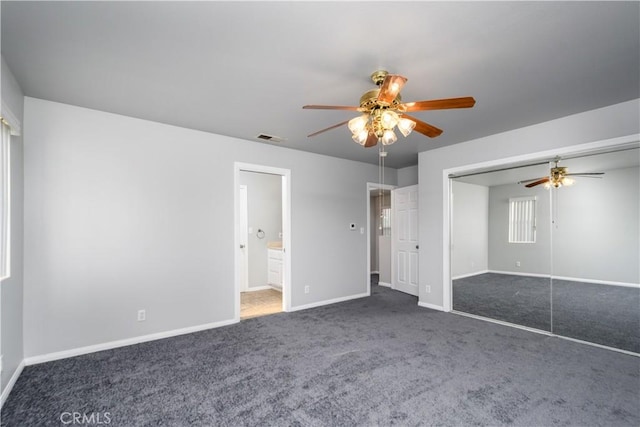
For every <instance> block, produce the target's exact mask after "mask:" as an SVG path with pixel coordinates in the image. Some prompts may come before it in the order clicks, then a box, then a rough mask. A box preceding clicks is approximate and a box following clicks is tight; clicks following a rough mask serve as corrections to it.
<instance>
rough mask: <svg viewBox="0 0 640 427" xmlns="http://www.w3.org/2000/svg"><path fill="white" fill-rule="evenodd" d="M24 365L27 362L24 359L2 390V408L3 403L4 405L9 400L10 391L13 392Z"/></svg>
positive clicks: (0, 400)
mask: <svg viewBox="0 0 640 427" xmlns="http://www.w3.org/2000/svg"><path fill="white" fill-rule="evenodd" d="M24 366H25V363H24V360H23V361H22V362H20V364H19V365H18V367H17V368H16V370H15V371H14V372H13V375H11V378H10V379H9V382H8V383H7V386H6V387H5V388H4V390H2V395H0V409H2V405H4V402H5V401H6V400H7V397H9V393H11V390H12V389H13V386H14V385H15V384H16V381H18V377H19V376H20V374H21V373H22V370H23V369H24Z"/></svg>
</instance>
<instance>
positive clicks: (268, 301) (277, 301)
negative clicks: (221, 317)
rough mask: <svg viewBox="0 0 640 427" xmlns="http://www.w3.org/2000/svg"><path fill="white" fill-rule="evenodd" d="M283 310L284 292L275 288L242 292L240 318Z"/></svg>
mask: <svg viewBox="0 0 640 427" xmlns="http://www.w3.org/2000/svg"><path fill="white" fill-rule="evenodd" d="M281 311H282V292H278V291H276V290H275V289H266V290H263V291H252V292H242V293H241V294H240V320H244V319H250V318H252V317H258V316H266V315H267V314H274V313H280V312H281Z"/></svg>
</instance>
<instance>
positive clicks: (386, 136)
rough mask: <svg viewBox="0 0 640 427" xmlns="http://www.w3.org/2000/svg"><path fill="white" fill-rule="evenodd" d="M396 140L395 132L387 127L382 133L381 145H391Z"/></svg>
mask: <svg viewBox="0 0 640 427" xmlns="http://www.w3.org/2000/svg"><path fill="white" fill-rule="evenodd" d="M397 140H398V137H397V136H396V134H395V133H394V132H393V131H392V130H391V129H387V130H385V131H384V133H383V134H382V145H391V144H393V143H394V142H396V141H397Z"/></svg>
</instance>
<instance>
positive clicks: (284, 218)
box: [234, 163, 291, 321]
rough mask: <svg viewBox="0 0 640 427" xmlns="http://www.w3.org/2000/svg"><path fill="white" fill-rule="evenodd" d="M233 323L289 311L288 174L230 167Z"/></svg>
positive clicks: (244, 166) (246, 166)
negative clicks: (231, 183) (232, 201)
mask: <svg viewBox="0 0 640 427" xmlns="http://www.w3.org/2000/svg"><path fill="white" fill-rule="evenodd" d="M234 172H235V174H234V175H235V179H234V195H235V284H236V285H235V319H236V320H237V321H240V320H244V319H248V318H252V317H258V316H262V315H267V314H273V313H277V312H281V311H289V310H290V308H291V287H290V277H291V262H290V259H291V253H290V242H291V232H290V228H291V227H290V220H289V219H290V218H291V212H290V209H291V204H290V200H291V199H290V194H291V192H290V191H291V190H290V189H291V185H290V171H289V170H288V169H280V168H272V167H269V166H262V165H251V164H244V163H236V164H235V171H234Z"/></svg>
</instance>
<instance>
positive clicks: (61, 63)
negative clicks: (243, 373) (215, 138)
mask: <svg viewBox="0 0 640 427" xmlns="http://www.w3.org/2000/svg"><path fill="white" fill-rule="evenodd" d="M639 16H640V3H639V2H621V3H617V2H616V3H612V2H9V1H2V54H3V56H4V57H5V59H6V61H7V63H8V64H9V67H10V68H11V69H12V71H13V72H14V74H15V75H16V77H17V79H18V82H19V83H20V84H21V86H22V88H23V90H24V92H25V94H26V95H28V96H32V97H36V98H43V99H49V100H52V101H58V102H64V103H68V104H73V105H78V106H83V107H88V108H94V109H98V110H103V111H108V112H114V113H118V114H124V115H128V116H132V117H139V118H143V119H148V120H154V121H158V122H163V123H168V124H173V125H177V126H184V127H188V128H193V129H199V130H203V131H207V132H214V133H217V134H222V135H229V136H233V137H237V138H242V139H248V140H256V138H255V137H256V136H257V135H258V134H260V133H267V134H271V135H277V136H281V137H284V138H286V141H285V142H284V143H280V144H278V145H283V146H286V147H291V148H295V149H299V150H306V151H311V152H315V153H321V154H327V155H331V156H336V157H343V158H347V159H353V160H360V161H364V162H370V163H375V164H377V162H378V156H377V150H376V149H364V148H362V147H360V146H358V145H356V144H355V143H353V142H352V141H351V138H350V134H349V132H348V130H347V129H346V126H344V127H341V128H338V129H334V130H332V131H329V132H325V133H323V134H321V135H319V136H317V137H314V138H307V137H306V135H308V134H309V133H312V132H314V131H316V130H319V129H322V128H325V127H328V126H330V125H333V124H336V123H339V122H342V121H344V120H347V119H349V118H351V117H354V116H355V115H354V113H353V112H348V111H323V110H302V108H301V107H302V105H305V104H332V105H357V103H358V101H359V98H360V96H361V95H362V93H363V92H365V91H367V90H369V89H372V88H373V87H374V86H373V84H372V83H371V81H370V80H369V75H370V74H371V73H372V72H373V71H375V70H377V69H380V68H382V69H386V70H388V71H390V72H392V73H397V74H402V75H404V76H406V77H408V79H409V80H408V82H407V84H406V85H405V87H404V89H403V92H402V96H403V100H405V101H416V100H425V99H439V98H449V97H459V96H473V97H475V98H476V101H477V103H476V106H475V107H474V108H472V109H465V110H447V111H427V112H418V113H415V114H414V115H415V116H416V117H418V118H420V119H422V120H424V121H427V122H429V123H431V124H433V125H435V126H438V127H440V128H442V129H444V133H443V134H442V135H441V136H440V137H438V138H435V139H427V138H425V137H423V136H422V135H420V134H417V133H415V134H412V135H410V136H409V138H406V139H404V138H402V136H399V141H398V142H397V143H396V144H395V145H393V146H392V147H390V148H389V156H388V157H387V159H386V164H387V165H388V166H391V167H404V166H408V165H412V164H417V153H418V152H420V151H425V150H429V149H433V148H437V147H441V146H443V145H448V144H455V143H458V142H463V141H467V140H471V139H475V138H479V137H482V136H486V135H490V134H494V133H498V132H502V131H506V130H510V129H514V128H519V127H523V126H527V125H531V124H535V123H540V122H543V121H547V120H550V119H554V118H558V117H562V116H566V115H570V114H574V113H578V112H582V111H587V110H591V109H595V108H599V107H603V106H606V105H611V104H615V103H619V102H623V101H627V100H630V99H635V98H638V97H640V83H639V81H640V77H639V76H640V22H639V21H640V20H639Z"/></svg>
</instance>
